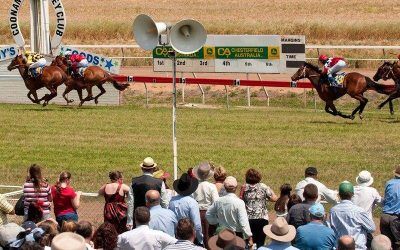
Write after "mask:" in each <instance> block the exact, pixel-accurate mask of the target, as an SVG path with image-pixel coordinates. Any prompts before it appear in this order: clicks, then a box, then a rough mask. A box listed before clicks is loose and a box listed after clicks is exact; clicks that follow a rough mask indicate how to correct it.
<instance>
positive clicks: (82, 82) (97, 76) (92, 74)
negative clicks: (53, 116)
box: [52, 56, 129, 105]
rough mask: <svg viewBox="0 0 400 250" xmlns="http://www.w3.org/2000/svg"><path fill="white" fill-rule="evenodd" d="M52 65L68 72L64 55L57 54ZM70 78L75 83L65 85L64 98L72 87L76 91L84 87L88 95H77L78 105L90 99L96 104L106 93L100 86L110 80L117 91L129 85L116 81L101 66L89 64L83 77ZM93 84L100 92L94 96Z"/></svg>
mask: <svg viewBox="0 0 400 250" xmlns="http://www.w3.org/2000/svg"><path fill="white" fill-rule="evenodd" d="M52 65H57V66H58V67H61V68H62V69H63V70H64V72H65V73H67V74H68V66H67V65H68V64H67V60H66V59H65V57H62V56H57V57H56V58H55V59H54V60H53V62H52ZM71 79H72V80H74V81H75V83H71V84H70V86H71V87H69V88H68V85H67V89H65V91H64V93H63V96H64V99H66V100H67V98H66V97H65V94H67V93H68V92H69V91H71V90H72V89H76V90H77V91H78V94H79V91H80V92H82V89H86V90H87V92H88V95H87V97H86V98H85V99H82V98H81V96H80V97H79V98H80V100H81V103H80V105H82V104H83V103H84V102H85V101H91V100H93V99H94V102H95V103H96V104H97V103H98V99H99V97H100V96H101V95H103V94H104V93H106V90H105V89H104V87H103V86H102V85H103V84H104V83H106V82H111V83H112V84H113V86H114V88H116V89H117V90H119V91H123V90H125V89H126V88H127V87H129V84H128V83H124V84H121V83H118V82H117V81H116V80H115V79H114V78H112V74H111V73H108V72H107V71H105V70H103V69H102V68H100V67H99V66H89V67H87V68H86V69H85V71H84V73H83V77H82V78H81V79H76V78H72V77H71ZM93 86H97V88H99V90H100V93H99V94H98V95H96V96H95V97H93V94H92V88H93ZM79 89H80V90H79ZM72 101H73V100H67V102H72Z"/></svg>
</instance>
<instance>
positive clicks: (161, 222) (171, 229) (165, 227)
mask: <svg viewBox="0 0 400 250" xmlns="http://www.w3.org/2000/svg"><path fill="white" fill-rule="evenodd" d="M177 224H178V220H177V219H176V215H175V214H174V212H172V211H171V210H169V209H165V208H162V207H161V206H160V205H157V206H154V207H151V208H150V222H149V227H150V229H154V230H159V231H162V232H164V233H167V234H169V235H171V236H172V237H175V229H176V225H177Z"/></svg>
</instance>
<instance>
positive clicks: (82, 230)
mask: <svg viewBox="0 0 400 250" xmlns="http://www.w3.org/2000/svg"><path fill="white" fill-rule="evenodd" d="M76 233H77V234H79V235H80V236H82V237H83V238H84V239H85V243H86V248H87V250H91V249H93V247H94V244H93V242H92V238H93V226H92V223H90V222H89V221H85V220H82V221H80V222H78V225H77V227H76Z"/></svg>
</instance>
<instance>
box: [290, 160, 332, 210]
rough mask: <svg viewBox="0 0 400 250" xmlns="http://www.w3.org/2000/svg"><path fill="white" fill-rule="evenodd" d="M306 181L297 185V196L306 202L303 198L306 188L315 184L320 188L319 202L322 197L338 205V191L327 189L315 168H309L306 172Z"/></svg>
mask: <svg viewBox="0 0 400 250" xmlns="http://www.w3.org/2000/svg"><path fill="white" fill-rule="evenodd" d="M304 175H305V179H304V180H302V181H300V182H299V183H297V185H296V189H295V191H296V194H297V195H298V196H300V198H301V199H302V200H304V198H303V191H304V187H305V186H306V185H307V184H309V183H312V184H315V185H316V186H317V187H318V194H319V198H318V200H317V201H320V200H321V196H322V197H323V198H324V199H325V200H326V201H327V202H329V203H331V204H336V203H337V200H338V198H337V191H334V190H330V189H329V188H327V187H326V186H325V185H324V184H322V183H321V182H319V181H318V179H317V178H318V171H317V169H316V168H315V167H308V168H306V170H305V173H304Z"/></svg>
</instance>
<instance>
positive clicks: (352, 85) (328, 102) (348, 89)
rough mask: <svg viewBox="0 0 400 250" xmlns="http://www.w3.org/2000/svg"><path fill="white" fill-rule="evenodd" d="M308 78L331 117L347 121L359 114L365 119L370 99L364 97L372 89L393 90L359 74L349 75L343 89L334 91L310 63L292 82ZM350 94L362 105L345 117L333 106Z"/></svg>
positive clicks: (379, 90)
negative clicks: (364, 112)
mask: <svg viewBox="0 0 400 250" xmlns="http://www.w3.org/2000/svg"><path fill="white" fill-rule="evenodd" d="M303 78H307V79H308V80H310V82H311V83H312V84H313V86H314V88H315V89H316V90H317V92H318V95H319V97H320V98H321V99H322V100H323V101H325V111H326V112H327V113H329V114H331V115H334V116H336V115H339V116H340V117H343V118H347V119H352V120H353V119H354V115H355V114H356V113H357V112H358V113H359V117H360V119H362V118H363V116H362V112H363V111H364V108H365V105H367V102H368V99H367V98H365V97H364V95H363V94H364V92H365V91H367V90H369V89H371V90H375V91H377V92H378V93H382V94H388V93H390V89H393V88H392V87H391V86H390V85H389V86H387V85H382V84H378V83H376V82H374V81H372V80H371V79H370V78H369V77H366V76H364V75H362V74H359V73H357V72H351V73H348V74H347V75H346V76H345V78H344V80H343V88H336V89H333V88H332V87H330V86H329V83H328V80H327V78H326V76H325V75H323V74H322V71H321V70H320V69H319V68H318V67H317V66H314V65H312V64H310V63H307V62H305V63H304V65H303V66H301V67H300V68H299V69H298V70H297V72H296V73H295V74H294V75H293V76H292V81H298V80H300V79H303ZM345 94H348V95H349V96H351V97H352V98H354V99H356V100H358V101H359V102H360V104H359V105H358V106H357V107H356V108H355V109H354V110H353V112H352V113H351V115H345V114H343V113H341V112H340V111H338V110H337V109H336V107H335V105H334V104H333V101H334V100H336V99H338V98H340V97H342V96H344V95H345Z"/></svg>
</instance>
